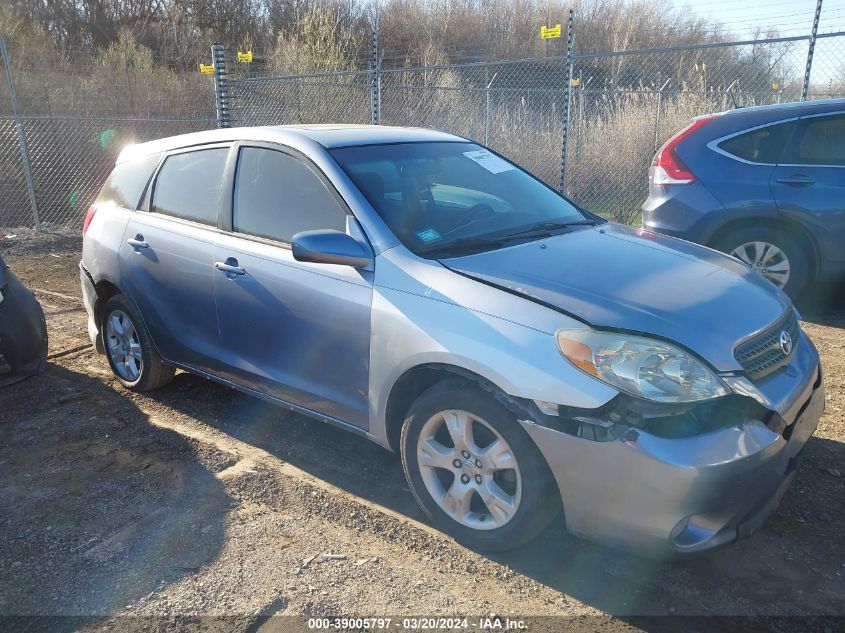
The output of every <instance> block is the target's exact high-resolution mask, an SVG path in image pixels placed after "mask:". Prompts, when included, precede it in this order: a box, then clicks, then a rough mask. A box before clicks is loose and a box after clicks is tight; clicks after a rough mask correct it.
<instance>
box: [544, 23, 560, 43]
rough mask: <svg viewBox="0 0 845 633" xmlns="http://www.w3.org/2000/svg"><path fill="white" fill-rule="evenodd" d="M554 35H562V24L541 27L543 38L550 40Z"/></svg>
mask: <svg viewBox="0 0 845 633" xmlns="http://www.w3.org/2000/svg"><path fill="white" fill-rule="evenodd" d="M553 37H560V24H555V25H554V26H541V27H540V39H541V40H550V39H552V38H553Z"/></svg>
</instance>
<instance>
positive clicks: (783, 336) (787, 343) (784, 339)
mask: <svg viewBox="0 0 845 633" xmlns="http://www.w3.org/2000/svg"><path fill="white" fill-rule="evenodd" d="M780 351H782V352H783V355H784V356H789V352H791V351H792V337H791V336H790V335H789V332H787V331H786V330H784V331H783V332H781V333H780Z"/></svg>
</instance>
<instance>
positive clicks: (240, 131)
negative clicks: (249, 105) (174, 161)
mask: <svg viewBox="0 0 845 633" xmlns="http://www.w3.org/2000/svg"><path fill="white" fill-rule="evenodd" d="M227 141H266V142H271V143H272V142H276V143H281V144H284V145H293V146H300V147H301V146H302V145H303V143H304V144H306V145H313V144H316V145H320V146H322V147H324V148H326V149H334V148H338V147H353V146H359V145H381V144H387V143H422V142H426V141H428V142H432V141H440V142H444V141H445V142H456V141H463V142H466V141H467V139H465V138H462V137H460V136H456V135H454V134H450V133H448V132H443V131H440V130H430V129H426V128H415V127H392V126H387V125H343V124H337V125H333V124H322V125H271V126H262V127H233V128H221V129H215V130H207V131H204V132H193V133H191V134H180V135H178V136H169V137H167V138H162V139H158V140H155V141H148V142H146V143H138V144H136V145H131V146H129V147H127V148H125V149H124V150H123V151H122V152H121V153H120V156H119V157H118V159H117V162H118V163H120V162H123V161H125V160H129V159H131V158H136V157H138V156H145V155H149V154H157V153H160V152H167V151H171V150H174V149H182V148H186V147H192V146H195V145H205V144H208V143H222V142H227Z"/></svg>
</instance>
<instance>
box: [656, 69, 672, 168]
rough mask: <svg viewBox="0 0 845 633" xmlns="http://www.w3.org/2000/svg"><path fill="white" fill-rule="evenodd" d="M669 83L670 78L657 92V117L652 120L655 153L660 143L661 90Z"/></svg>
mask: <svg viewBox="0 0 845 633" xmlns="http://www.w3.org/2000/svg"><path fill="white" fill-rule="evenodd" d="M658 81H659V80H658ZM670 81H672V78H671V77H670V78H669V79H667V80H666V81H665V82H664V83H663V85H662V86H660V89H659V90H658V91H657V116H656V117H655V120H654V151H655V152H656V151H657V148H658V147H660V145H659V143H660V114H661V111H660V110H661V106H662V105H663V90H664V89H665V88H666V86H668V85H669V82H670Z"/></svg>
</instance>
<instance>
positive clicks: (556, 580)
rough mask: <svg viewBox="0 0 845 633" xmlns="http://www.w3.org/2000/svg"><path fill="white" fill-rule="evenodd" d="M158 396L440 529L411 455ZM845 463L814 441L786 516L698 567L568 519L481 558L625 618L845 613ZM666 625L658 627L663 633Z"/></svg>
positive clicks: (274, 411)
mask: <svg viewBox="0 0 845 633" xmlns="http://www.w3.org/2000/svg"><path fill="white" fill-rule="evenodd" d="M186 392H188V393H186ZM188 394H189V395H188ZM153 397H155V398H156V399H158V400H159V401H160V402H161V403H162V404H165V405H167V406H169V407H173V408H175V409H177V410H180V411H184V412H186V413H189V414H190V415H192V416H195V417H197V419H199V420H201V421H204V422H206V423H208V424H210V425H212V426H214V427H216V428H218V429H219V430H221V431H224V432H225V433H227V434H229V435H231V436H233V437H235V438H237V439H239V440H241V441H244V442H247V443H249V444H251V445H254V446H257V447H260V448H262V449H263V450H266V451H268V452H269V453H271V454H273V455H275V456H277V457H278V458H280V459H281V460H283V461H285V462H288V463H290V464H292V465H294V466H296V467H297V468H300V469H302V470H303V471H305V472H307V473H309V474H311V475H313V476H314V477H317V478H319V479H321V480H323V481H326V482H328V483H330V484H332V485H334V486H336V487H338V488H340V489H342V490H344V491H346V492H348V493H350V494H353V495H355V496H358V497H360V498H362V499H366V500H368V501H371V502H374V503H377V504H379V505H381V506H384V507H386V508H389V509H391V510H393V511H395V512H398V513H400V514H403V515H405V516H408V517H411V518H414V519H417V520H420V521H423V522H428V520H427V519H426V517H425V516H424V515H423V513H422V512H421V511H420V510H419V508H418V506H417V505H416V503H415V501H414V499H413V497H412V495H411V494H410V492H409V490H408V488H407V484H406V482H405V478H404V474H403V471H402V466H401V463H400V460H399V457H398V456H397V455H395V454H393V453H390V452H388V451H386V450H384V449H382V448H380V447H379V446H377V445H376V444H374V443H372V442H370V441H369V440H367V439H366V438H363V437H359V436H356V435H354V434H351V433H349V432H347V431H344V430H341V429H337V428H335V427H332V426H329V425H326V424H322V423H320V422H317V421H313V420H310V419H307V418H305V417H303V416H301V415H298V414H294V413H290V412H288V411H286V410H284V409H282V408H280V407H277V406H274V405H271V404H268V403H266V402H264V401H262V400H258V399H256V398H252V397H249V396H246V395H243V394H241V393H239V392H236V391H234V390H231V389H228V388H226V387H222V386H220V385H217V384H214V383H209V382H208V381H206V380H203V379H201V378H196V377H194V376H192V375H190V374H180V375H178V376H177V377H176V380H175V381H174V385H173V386H172V387H170V388H167V389H164V390H161V391H158V392H155V394H153ZM843 462H845V444H842V443H840V442H835V441H831V440H828V439H822V438H815V437H814V438H812V439H811V440H810V442H809V443H808V445H807V447H806V450H805V451H804V463H803V464H802V466H801V468H800V469H799V472H798V473H797V475H796V478H795V481H794V482H793V484H792V486H791V488H790V490H789V491H788V493H787V495H786V497H785V498H784V500H783V502H782V504H781V507H780V509H779V510H778V512H777V513H776V514H775V515H774V516H773V517H771V518H770V520H769V521H768V522H767V523H766V524H765V525H764V527H763V528H762V529H761V530H760V532H758V533H757V534H755V535H754V536H753V537H751V538H749V539H746V540H743V541H740V542H738V543H735V544H732V545H729V546H727V547H725V548H722V549H719V550H716V551H714V552H711V553H708V554H705V555H701V556H699V557H697V558H693V559H689V560H686V561H680V562H661V561H654V560H650V559H645V558H641V557H638V556H634V555H631V554H627V553H624V552H621V551H619V550H616V549H612V548H607V547H602V546H599V545H594V544H591V543H588V542H587V541H584V540H581V539H578V538H574V537H572V536H570V535H568V534H567V533H566V532H565V530H564V529H563V526H562V517H559V518H558V520H557V521H555V522H554V523H553V524H552V525H551V526H549V528H547V529H546V530H545V532H544V533H543V534H542V535H541V536H540V537H539V538H537V539H536V540H535V541H533V542H532V543H529V544H528V545H526V546H523V547H521V548H519V549H516V550H513V551H511V552H507V553H504V554H495V555H491V554H489V553H484V552H479V553H480V554H482V555H485V556H488V557H489V558H491V559H492V560H495V561H498V562H499V563H501V564H503V565H506V566H508V567H510V568H512V569H513V570H515V571H517V572H519V573H521V574H523V575H525V576H528V577H530V578H533V579H535V580H537V581H538V582H541V583H543V584H544V585H546V586H548V587H550V588H552V589H555V590H557V591H559V592H560V593H561V596H562V598H561V599H562V600H566V599H567V597H571V598H575V599H577V600H579V601H581V602H583V603H585V604H588V605H591V606H593V607H596V608H597V609H600V610H602V611H604V612H606V613H610V614H615V615H619V616H639V615H644V614H645V615H669V614H676V615H713V614H718V615H721V614H725V613H732V612H733V613H739V614H756V613H766V612H770V611H774V612H779V613H822V614H831V613H842V614H845V605H843V604H842V602H841V595H842V593H843V591H845V582H843V578H842V573H843V571H845V569H843V568H841V565H842V563H841V546H842V536H841V534H840V531H839V530H838V528H837V526H839V525H841V524H842V522H843V519H845V480H843V479H842V478H841V474H840V476H836V473H838V472H839V470H837V469H839V468H841V466H839V465H840V464H842V463H843ZM831 472H832V473H833V474H831ZM787 595H788V596H791V598H790V600H789V601H788V602H786V603H785V602H784V601H783V596H787ZM773 605H777V607H776V608H775V607H774V606H773ZM636 624H637V626H639V627H641V628H646V629H650V628H652V625H650V624H649V623H648V622H637V623H636ZM663 624H665V622H662V621H661V620H656V621H655V623H654V624H653V628H655V630H660V627H661V626H663Z"/></svg>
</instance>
